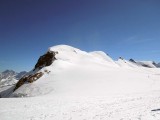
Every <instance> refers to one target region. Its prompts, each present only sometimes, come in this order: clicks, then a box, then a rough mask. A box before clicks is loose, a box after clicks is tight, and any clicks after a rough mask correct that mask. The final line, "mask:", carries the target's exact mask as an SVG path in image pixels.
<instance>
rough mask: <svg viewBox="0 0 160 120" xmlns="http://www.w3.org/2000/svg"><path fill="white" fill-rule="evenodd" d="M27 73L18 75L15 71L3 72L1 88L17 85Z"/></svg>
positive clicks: (0, 79) (0, 75)
mask: <svg viewBox="0 0 160 120" xmlns="http://www.w3.org/2000/svg"><path fill="white" fill-rule="evenodd" d="M26 73H27V72H26V71H22V72H20V73H17V72H15V71H13V70H5V71H3V72H2V73H0V87H4V86H9V85H14V84H16V83H17V80H19V79H20V78H21V77H23V76H24V75H25V74H26Z"/></svg>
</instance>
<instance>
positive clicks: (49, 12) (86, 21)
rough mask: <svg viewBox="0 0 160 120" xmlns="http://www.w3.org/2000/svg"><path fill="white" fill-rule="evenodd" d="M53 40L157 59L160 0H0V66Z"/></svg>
mask: <svg viewBox="0 0 160 120" xmlns="http://www.w3.org/2000/svg"><path fill="white" fill-rule="evenodd" d="M58 44H67V45H71V46H74V47H77V48H79V49H82V50H84V51H93V50H101V51H104V52H106V53H108V54H109V55H110V56H111V57H112V58H113V59H117V58H118V57H119V56H122V57H124V58H125V59H129V58H133V59H135V60H154V61H156V62H160V47H159V46H160V0H0V71H3V70H5V69H13V70H16V71H21V70H31V69H32V68H33V67H34V65H35V63H36V62H37V60H38V58H39V56H40V55H42V54H44V53H45V52H46V51H47V50H48V47H50V46H54V45H58Z"/></svg>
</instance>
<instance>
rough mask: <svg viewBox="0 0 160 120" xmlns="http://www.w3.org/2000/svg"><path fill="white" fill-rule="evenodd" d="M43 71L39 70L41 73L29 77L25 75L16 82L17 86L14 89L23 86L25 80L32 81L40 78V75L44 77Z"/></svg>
mask: <svg viewBox="0 0 160 120" xmlns="http://www.w3.org/2000/svg"><path fill="white" fill-rule="evenodd" d="M42 75H43V73H42V72H39V73H36V74H34V75H29V76H27V77H23V78H21V79H20V80H19V81H18V83H17V84H16V87H15V88H14V91H15V90H16V89H18V88H19V87H20V86H22V85H23V84H24V83H25V82H29V83H32V82H34V81H36V80H37V79H39V78H40V77H42Z"/></svg>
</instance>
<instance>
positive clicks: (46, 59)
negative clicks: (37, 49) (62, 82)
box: [34, 51, 58, 70]
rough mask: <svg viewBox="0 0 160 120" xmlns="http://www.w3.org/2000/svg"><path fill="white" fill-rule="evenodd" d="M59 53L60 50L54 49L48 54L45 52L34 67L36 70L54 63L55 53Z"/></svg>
mask: <svg viewBox="0 0 160 120" xmlns="http://www.w3.org/2000/svg"><path fill="white" fill-rule="evenodd" d="M56 54H58V52H54V51H48V52H47V53H46V54H44V55H43V56H41V57H40V58H39V59H38V62H37V64H36V65H35V67H34V70H36V69H41V68H43V67H45V66H49V65H51V64H52V62H53V61H54V60H56V58H55V55H56Z"/></svg>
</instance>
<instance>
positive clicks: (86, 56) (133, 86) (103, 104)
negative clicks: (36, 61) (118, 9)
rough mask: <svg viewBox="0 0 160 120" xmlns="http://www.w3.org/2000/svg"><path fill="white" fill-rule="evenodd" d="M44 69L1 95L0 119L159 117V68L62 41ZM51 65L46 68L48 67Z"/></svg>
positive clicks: (143, 119)
mask: <svg viewBox="0 0 160 120" xmlns="http://www.w3.org/2000/svg"><path fill="white" fill-rule="evenodd" d="M49 51H57V52H58V54H57V55H56V59H57V60H55V61H54V62H53V64H52V65H50V66H48V67H45V68H42V69H41V70H40V71H41V72H43V73H44V75H43V76H42V77H41V78H40V79H38V80H37V81H35V82H33V83H29V84H24V85H23V86H21V87H20V88H19V89H17V90H16V91H15V92H14V93H12V94H11V95H10V97H13V96H16V95H19V94H20V95H22V96H23V95H24V96H28V97H26V98H1V99H0V106H1V107H0V120H12V119H15V120H159V119H160V110H159V109H160V69H159V68H144V67H139V66H137V65H135V64H133V63H131V62H129V61H126V60H118V61H116V62H115V61H114V60H112V59H111V58H110V57H109V56H108V55H106V54H105V53H104V52H101V51H95V52H90V53H87V52H85V51H81V50H79V49H77V48H74V47H71V46H67V45H59V46H54V47H51V48H49ZM46 70H47V71H51V72H49V73H46V72H45V71H46Z"/></svg>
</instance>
